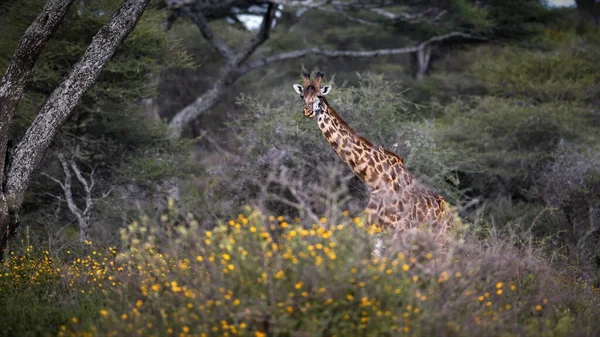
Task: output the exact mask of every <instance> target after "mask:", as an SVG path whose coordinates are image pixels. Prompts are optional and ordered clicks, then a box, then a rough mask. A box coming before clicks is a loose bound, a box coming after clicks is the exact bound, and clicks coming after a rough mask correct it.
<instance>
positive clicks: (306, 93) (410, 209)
mask: <svg viewBox="0 0 600 337" xmlns="http://www.w3.org/2000/svg"><path fill="white" fill-rule="evenodd" d="M322 77H323V74H322V73H317V75H316V78H315V80H314V82H313V81H311V80H310V75H307V74H305V82H304V87H302V86H300V85H295V86H294V88H295V89H296V91H297V92H298V93H299V94H300V95H301V96H302V98H303V99H304V101H305V108H304V114H305V115H306V116H307V117H311V118H314V117H315V116H316V118H317V125H318V127H319V129H320V130H321V132H322V133H323V136H324V137H325V139H326V140H327V142H328V143H329V144H330V145H331V147H332V148H333V150H334V151H335V152H336V153H337V154H338V155H339V157H340V158H341V159H342V161H344V163H346V164H347V165H348V166H349V167H350V169H351V170H352V171H353V172H354V174H355V175H356V176H358V178H360V179H361V180H362V181H363V182H364V183H365V184H366V185H367V186H368V188H369V192H370V197H369V203H368V205H367V208H366V210H365V212H366V213H367V221H368V223H369V224H377V225H380V226H382V227H391V228H393V229H396V230H405V229H408V228H411V227H418V226H421V225H429V226H431V227H432V228H433V230H434V231H436V232H437V233H440V234H441V233H444V232H446V231H447V229H448V228H449V226H450V223H451V222H452V220H453V218H454V215H453V214H452V211H451V210H450V208H449V207H448V204H447V202H446V200H445V199H444V197H443V196H441V195H439V194H437V193H435V192H432V191H431V190H429V189H428V188H426V187H425V186H423V185H422V184H421V183H419V182H418V181H417V180H416V179H415V178H414V177H413V175H412V174H411V173H410V172H409V171H408V170H407V169H406V167H405V165H404V160H403V159H402V158H401V157H400V156H398V155H397V154H395V153H393V152H391V151H388V150H386V149H384V148H382V147H380V146H375V145H373V144H372V143H371V142H369V141H368V140H367V139H365V138H363V137H361V136H360V135H359V134H358V133H356V132H355V131H354V130H353V129H352V128H351V127H350V126H349V125H348V124H347V123H346V122H345V121H344V120H343V119H342V118H341V117H340V116H339V115H338V114H337V112H336V111H335V110H334V109H333V108H332V107H331V106H330V105H329V103H328V102H327V100H326V99H325V97H324V95H326V94H327V93H329V92H330V91H331V87H330V86H325V87H323V88H321V80H322ZM300 89H302V90H300Z"/></svg>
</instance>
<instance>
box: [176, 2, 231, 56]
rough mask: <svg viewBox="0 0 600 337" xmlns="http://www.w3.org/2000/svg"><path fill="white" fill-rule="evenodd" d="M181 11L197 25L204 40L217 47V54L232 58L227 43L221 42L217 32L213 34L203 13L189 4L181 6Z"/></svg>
mask: <svg viewBox="0 0 600 337" xmlns="http://www.w3.org/2000/svg"><path fill="white" fill-rule="evenodd" d="M181 11H182V12H183V13H184V15H185V16H186V17H187V18H188V19H190V21H192V22H193V23H194V24H195V25H196V27H198V30H200V33H201V34H202V36H203V37H204V38H205V39H206V40H208V42H210V43H211V44H212V45H213V46H214V47H215V49H217V51H218V52H219V54H221V56H223V58H225V59H226V60H230V59H232V58H233V56H234V54H233V51H231V49H229V47H228V46H227V44H225V42H223V40H221V39H220V38H219V37H218V36H217V34H215V32H214V31H213V30H212V28H210V26H209V24H208V21H207V20H206V18H205V17H204V14H202V13H201V12H198V11H194V10H192V8H191V7H190V6H184V7H182V8H181Z"/></svg>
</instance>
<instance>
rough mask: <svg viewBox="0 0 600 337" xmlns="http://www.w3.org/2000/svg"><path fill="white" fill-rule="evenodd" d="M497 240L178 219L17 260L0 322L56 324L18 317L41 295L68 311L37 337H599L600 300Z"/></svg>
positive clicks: (345, 225)
mask: <svg viewBox="0 0 600 337" xmlns="http://www.w3.org/2000/svg"><path fill="white" fill-rule="evenodd" d="M497 237H499V236H493V235H492V236H488V238H487V239H479V240H477V239H476V238H474V237H464V238H462V239H460V240H456V239H450V238H448V239H444V240H440V239H436V238H434V236H433V235H431V234H429V233H427V232H424V231H414V232H406V233H403V234H402V235H397V236H393V235H390V233H389V232H387V231H385V230H381V229H380V228H378V227H368V226H365V224H364V223H363V220H362V219H361V218H351V217H349V216H348V213H347V212H345V213H344V217H343V218H342V219H341V220H340V221H336V223H331V222H330V221H328V220H327V219H325V218H322V219H320V221H319V222H318V223H314V224H311V223H304V222H303V221H302V220H301V219H286V218H284V217H274V216H266V215H263V214H261V212H259V211H257V210H253V209H250V208H247V209H246V211H245V212H244V213H243V214H239V215H238V216H237V217H235V218H234V219H232V220H230V221H229V222H228V223H223V224H219V225H218V226H216V227H215V228H213V229H212V230H210V231H204V230H201V229H200V228H199V225H198V222H197V221H196V220H195V219H194V216H193V215H192V214H187V215H185V214H179V213H178V212H177V210H176V209H174V208H171V210H170V211H169V213H168V214H165V215H163V216H162V217H161V219H160V221H159V223H154V222H152V221H151V220H149V219H141V220H140V221H138V222H134V223H132V224H130V225H129V226H128V227H127V228H124V229H123V230H122V231H121V240H122V242H123V246H122V247H121V248H119V249H118V250H116V249H114V248H110V249H103V250H101V249H97V250H93V249H92V248H91V246H90V249H89V251H88V253H87V254H83V255H81V256H73V255H77V254H75V253H72V252H63V257H61V258H58V257H51V256H50V254H48V253H44V252H37V253H36V249H35V248H30V249H29V250H26V251H25V253H24V254H23V255H24V256H17V254H13V255H12V256H11V258H10V259H8V260H7V261H6V262H5V263H4V264H3V265H2V270H1V275H2V277H1V278H0V297H1V298H2V299H3V303H9V305H7V306H3V309H2V312H1V313H0V314H1V315H2V316H1V317H4V318H6V317H9V319H10V320H9V321H8V324H4V326H8V330H6V328H4V329H3V330H4V332H6V331H9V332H12V333H13V335H14V334H18V335H31V334H35V333H33V332H32V331H33V330H32V328H33V327H32V326H31V325H29V324H42V322H44V323H45V322H46V320H45V319H44V317H46V316H47V313H44V312H40V311H38V315H37V317H32V316H31V317H30V316H19V317H22V318H20V320H21V321H20V322H18V319H17V318H16V316H14V315H13V316H11V315H10V312H11V311H21V312H22V311H26V310H37V308H39V307H40V305H43V304H39V303H37V302H33V301H30V302H28V303H25V302H23V303H21V302H20V301H21V299H23V298H25V297H31V296H37V297H38V298H39V300H40V301H41V302H45V303H49V304H50V305H51V306H52V305H54V306H56V307H57V308H56V309H53V310H51V311H53V313H52V315H53V316H52V317H53V318H52V320H51V322H52V324H49V325H45V326H44V327H43V328H44V329H45V330H39V329H38V333H42V334H58V335H59V336H71V335H72V336H78V335H82V336H83V335H91V336H96V335H97V336H124V335H127V336H132V335H140V336H150V335H153V336H238V335H239V336H404V335H406V336H429V335H436V336H470V335H486V336H506V335H517V336H518V335H529V336H567V335H568V336H573V335H590V336H591V335H595V334H596V333H598V332H599V331H598V327H597V325H596V324H595V322H594V320H595V317H597V315H598V313H599V309H598V308H599V304H600V296H599V294H598V290H597V289H594V288H592V287H591V286H589V285H587V284H585V283H582V282H577V280H576V278H574V277H570V276H569V275H562V274H560V273H558V272H556V271H554V269H552V268H551V266H550V263H549V262H547V261H546V260H545V259H544V258H543V257H542V256H541V255H540V254H539V253H537V252H536V250H535V249H533V248H532V246H527V247H519V246H516V245H515V243H514V242H512V241H506V240H501V239H498V238H497ZM503 237H505V236H503ZM376 240H382V241H383V244H384V247H385V248H384V250H383V252H382V253H381V255H380V256H376V255H374V254H373V248H374V246H375V242H376ZM33 303H36V304H33ZM25 306H30V307H27V308H26V307H25ZM59 308H68V309H69V310H70V311H61V310H60V309H59ZM24 320H25V321H24Z"/></svg>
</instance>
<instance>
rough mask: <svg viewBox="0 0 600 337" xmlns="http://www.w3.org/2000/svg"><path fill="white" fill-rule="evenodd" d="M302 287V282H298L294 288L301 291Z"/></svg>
mask: <svg viewBox="0 0 600 337" xmlns="http://www.w3.org/2000/svg"><path fill="white" fill-rule="evenodd" d="M302 285H303V283H302V281H299V282H298V283H296V286H295V287H296V289H301V288H302Z"/></svg>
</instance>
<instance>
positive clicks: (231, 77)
mask: <svg viewBox="0 0 600 337" xmlns="http://www.w3.org/2000/svg"><path fill="white" fill-rule="evenodd" d="M264 21H266V20H264ZM263 23H264V22H263ZM261 32H262V28H261V31H259V33H258V34H257V36H258V35H261V34H264V33H261ZM263 36H264V35H263ZM457 37H461V38H464V39H472V40H485V39H484V38H481V37H477V36H474V35H471V34H467V33H463V32H452V33H448V34H444V35H439V36H434V37H432V38H430V39H428V40H426V41H424V42H422V43H420V44H419V45H417V46H412V47H402V48H394V49H378V50H371V51H361V50H326V49H321V48H306V49H300V50H295V51H292V52H287V53H281V54H277V55H273V56H269V57H265V58H263V59H260V60H256V61H252V62H249V63H247V64H246V65H243V66H242V65H241V63H240V65H238V64H235V63H233V62H230V63H229V64H228V65H227V66H226V67H225V69H224V70H223V71H222V72H221V75H220V76H219V78H218V79H217V81H216V82H215V84H214V85H213V87H212V88H211V89H210V90H209V91H207V92H206V93H204V94H203V95H202V96H200V97H198V98H197V99H196V100H195V101H194V102H192V103H191V104H189V105H188V106H186V107H185V108H183V109H182V110H180V111H179V112H178V113H177V114H175V116H174V117H173V119H171V121H170V122H169V126H171V127H172V128H173V130H174V131H175V133H176V134H177V135H179V136H181V133H182V131H183V128H184V127H185V126H186V125H189V124H190V123H192V122H193V121H194V120H196V119H197V118H198V117H199V116H201V115H202V114H203V113H204V112H205V111H207V110H209V109H210V108H212V107H213V106H215V105H216V104H217V103H218V102H219V100H220V99H221V97H222V96H223V95H224V93H225V92H224V91H225V88H226V87H227V85H229V84H231V83H233V82H235V81H236V80H237V79H238V78H239V77H241V76H243V75H245V74H247V73H249V72H250V71H252V70H254V69H256V68H260V67H263V66H266V65H268V64H271V63H276V62H282V61H286V60H292V59H296V58H300V57H304V56H307V55H324V56H327V57H332V58H333V57H377V56H384V55H398V54H410V53H415V52H419V51H423V50H426V49H427V50H430V49H429V47H430V45H432V44H433V43H437V42H441V41H445V40H449V39H452V38H457ZM258 41H261V42H260V43H262V42H264V40H260V39H258ZM260 43H259V45H260ZM242 53H245V52H244V51H242V52H241V53H240V54H242ZM429 55H430V54H429ZM425 56H427V55H425ZM238 57H239V56H236V57H235V59H238ZM426 60H427V61H429V57H426ZM420 69H423V68H420ZM425 69H426V67H425ZM419 71H420V70H419Z"/></svg>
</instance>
